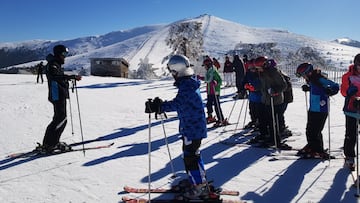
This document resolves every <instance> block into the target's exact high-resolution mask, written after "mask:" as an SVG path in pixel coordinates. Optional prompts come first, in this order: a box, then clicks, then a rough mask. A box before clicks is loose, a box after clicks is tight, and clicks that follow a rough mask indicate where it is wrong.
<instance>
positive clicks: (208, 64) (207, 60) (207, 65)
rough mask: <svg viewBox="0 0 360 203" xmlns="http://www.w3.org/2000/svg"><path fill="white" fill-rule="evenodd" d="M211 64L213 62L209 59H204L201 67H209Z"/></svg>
mask: <svg viewBox="0 0 360 203" xmlns="http://www.w3.org/2000/svg"><path fill="white" fill-rule="evenodd" d="M212 64H213V61H212V60H211V58H210V57H206V58H205V60H204V61H203V64H202V65H203V66H205V67H210V66H211V65H212Z"/></svg>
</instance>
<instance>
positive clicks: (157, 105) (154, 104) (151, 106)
mask: <svg viewBox="0 0 360 203" xmlns="http://www.w3.org/2000/svg"><path fill="white" fill-rule="evenodd" d="M162 103H163V101H162V100H161V99H160V98H159V97H156V98H155V99H154V100H152V99H148V101H147V102H145V113H155V118H156V119H157V115H158V114H162V113H164V112H162V110H161V104H162ZM164 114H165V113H164ZM165 118H166V114H165Z"/></svg>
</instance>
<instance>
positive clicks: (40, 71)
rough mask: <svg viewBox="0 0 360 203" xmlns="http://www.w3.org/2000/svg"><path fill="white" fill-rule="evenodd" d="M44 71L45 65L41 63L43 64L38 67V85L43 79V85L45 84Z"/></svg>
mask: <svg viewBox="0 0 360 203" xmlns="http://www.w3.org/2000/svg"><path fill="white" fill-rule="evenodd" d="M43 70H44V65H43V62H42V61H41V62H40V63H39V64H38V65H37V77H36V83H39V79H41V83H43V82H44V78H43Z"/></svg>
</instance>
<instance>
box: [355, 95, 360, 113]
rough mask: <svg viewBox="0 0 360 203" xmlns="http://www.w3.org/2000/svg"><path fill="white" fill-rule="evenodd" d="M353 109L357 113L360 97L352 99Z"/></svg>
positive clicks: (359, 107)
mask: <svg viewBox="0 0 360 203" xmlns="http://www.w3.org/2000/svg"><path fill="white" fill-rule="evenodd" d="M354 107H355V109H357V111H359V110H360V97H355V99H354Z"/></svg>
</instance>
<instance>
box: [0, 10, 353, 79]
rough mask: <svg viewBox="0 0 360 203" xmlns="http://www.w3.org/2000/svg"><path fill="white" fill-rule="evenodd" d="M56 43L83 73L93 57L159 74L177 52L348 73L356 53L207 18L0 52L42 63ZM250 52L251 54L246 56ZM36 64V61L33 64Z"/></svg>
mask: <svg viewBox="0 0 360 203" xmlns="http://www.w3.org/2000/svg"><path fill="white" fill-rule="evenodd" d="M185 26H187V27H185ZM175 31H176V32H175ZM179 39H180V40H183V39H184V40H185V42H184V41H182V42H181V41H180V42H179ZM56 43H63V44H65V45H66V46H68V47H69V48H70V50H71V55H72V56H71V57H69V58H67V62H66V64H65V68H67V69H81V68H82V67H83V68H85V69H88V68H89V66H90V63H89V58H93V57H122V58H124V59H126V60H127V61H128V62H129V63H130V69H131V70H137V69H138V67H139V62H140V61H141V60H142V59H144V58H148V59H149V63H151V64H152V65H153V66H152V67H153V68H154V69H156V70H157V74H158V75H161V74H163V73H164V67H165V65H164V61H166V59H167V57H168V56H169V54H171V53H173V52H175V51H178V49H179V46H187V49H189V52H188V53H189V54H195V55H194V57H190V58H193V59H192V60H193V61H196V60H201V56H203V55H211V56H212V57H216V58H219V59H220V61H223V58H224V54H226V53H230V54H231V53H240V54H242V53H247V54H249V55H259V54H266V55H268V56H269V57H274V58H276V59H277V60H278V62H279V63H280V64H281V65H284V66H296V64H299V63H300V62H303V61H304V60H306V61H309V60H310V61H311V60H312V58H306V55H308V53H309V52H310V53H311V54H312V55H316V56H317V57H316V58H320V59H321V60H320V61H318V59H317V61H314V62H313V63H315V64H318V65H319V66H322V67H324V66H326V67H327V66H332V67H337V68H347V66H348V64H349V63H351V61H352V59H353V57H354V56H355V54H357V53H360V48H356V47H351V46H346V45H342V44H339V43H337V42H327V41H322V40H317V39H314V38H311V37H309V36H303V35H299V34H296V33H291V32H289V31H286V30H278V29H265V28H254V27H248V26H244V25H241V24H239V23H236V22H231V21H228V20H224V19H221V18H219V17H216V16H211V15H201V16H199V17H196V18H191V19H183V20H179V21H176V22H173V23H171V24H168V25H156V26H146V27H140V28H135V29H131V30H128V31H117V32H111V33H108V34H105V35H102V36H97V37H84V38H78V39H72V40H63V41H39V40H37V41H34V42H26V43H19V44H0V47H2V49H1V50H8V51H10V50H12V49H14V48H15V49H16V48H17V49H19V47H23V49H28V50H35V53H38V54H37V56H38V57H39V56H40V55H42V56H43V57H45V56H46V53H48V52H49V49H50V48H51V47H52V46H53V45H54V44H56ZM174 43H178V44H174ZM35 44H36V45H35ZM249 47H256V49H254V48H251V49H249ZM259 47H260V48H259ZM309 48H310V50H309ZM254 50H255V52H254V53H248V52H251V51H254ZM304 50H307V51H305V52H304ZM272 54H275V55H273V56H272ZM1 57H4V56H3V55H1V52H0V59H1ZM313 58H314V57H313ZM40 59H41V57H39V58H38V60H40ZM38 60H35V61H34V62H32V63H31V62H30V63H27V64H21V65H19V66H31V65H34V64H36V63H38V62H39V61H38ZM0 61H1V60H0ZM0 67H1V66H0Z"/></svg>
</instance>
